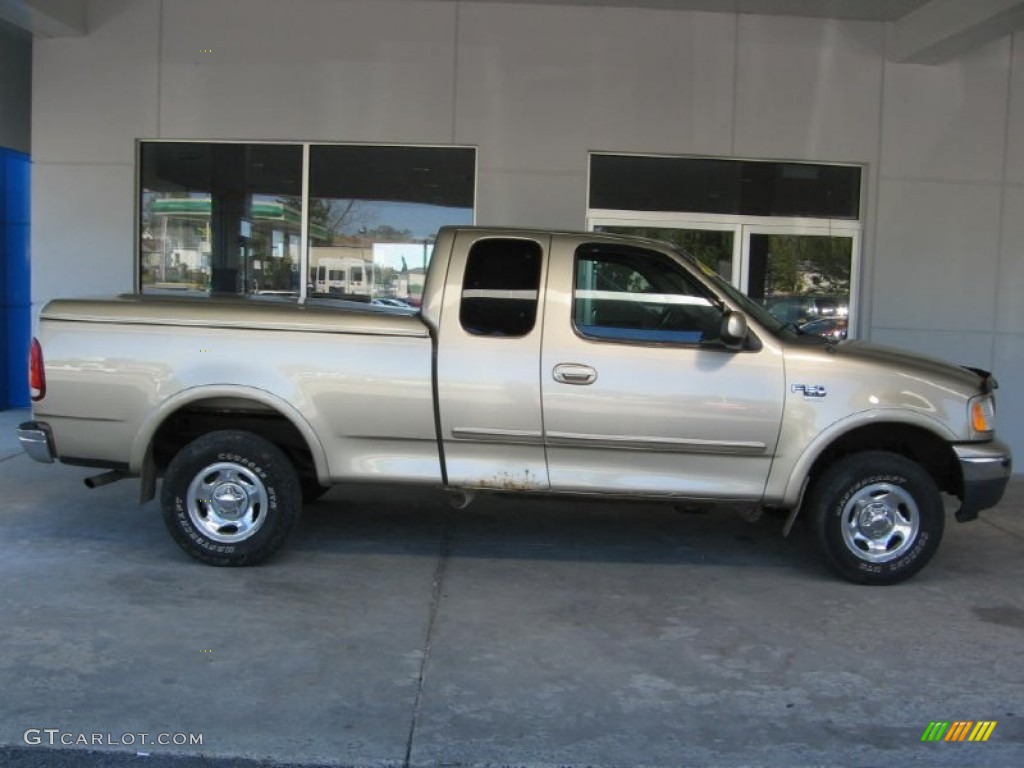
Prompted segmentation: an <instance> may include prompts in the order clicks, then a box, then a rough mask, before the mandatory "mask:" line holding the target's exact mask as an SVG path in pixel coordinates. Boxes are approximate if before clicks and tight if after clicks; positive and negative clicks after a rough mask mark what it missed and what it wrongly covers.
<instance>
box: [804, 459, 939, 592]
mask: <svg viewBox="0 0 1024 768" xmlns="http://www.w3.org/2000/svg"><path fill="white" fill-rule="evenodd" d="M807 504H808V508H809V510H810V513H811V515H812V521H813V524H814V529H815V533H816V536H817V540H818V545H819V547H820V549H821V552H822V554H823V555H824V557H825V560H826V561H827V562H828V564H829V565H830V566H831V567H832V568H833V569H834V570H835V571H836V572H838V573H839V574H840V575H841V576H843V577H844V578H846V579H849V580H850V581H854V582H857V583H859V584H875V585H882V584H895V583H897V582H900V581H903V580H904V579H908V578H910V577H911V576H913V575H914V574H915V573H917V572H918V571H919V570H921V568H923V567H924V566H925V564H927V562H928V561H929V560H930V559H931V558H932V555H934V554H935V551H936V549H938V546H939V542H940V541H941V540H942V532H943V529H944V527H945V510H944V509H943V506H942V497H941V496H940V494H939V490H938V488H937V487H936V485H935V482H934V480H932V478H931V476H930V475H929V474H928V473H927V472H926V471H925V470H924V469H923V468H922V467H921V466H920V465H918V464H916V463H915V462H913V461H911V460H910V459H908V458H906V457H905V456H901V455H899V454H896V453H889V452H886V451H866V452H864V453H856V454H852V455H850V456H847V457H845V458H843V459H840V460H839V461H838V462H836V463H835V464H834V465H833V466H831V467H829V468H828V469H827V470H826V471H825V472H824V473H823V474H822V475H821V477H820V478H819V479H818V481H817V482H816V483H815V485H814V488H813V489H812V491H811V493H810V496H809V497H808V501H807Z"/></svg>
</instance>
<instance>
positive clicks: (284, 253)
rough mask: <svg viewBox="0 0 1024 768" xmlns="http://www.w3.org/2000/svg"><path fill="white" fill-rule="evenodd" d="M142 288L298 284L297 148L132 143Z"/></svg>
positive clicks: (189, 290) (243, 288)
mask: <svg viewBox="0 0 1024 768" xmlns="http://www.w3.org/2000/svg"><path fill="white" fill-rule="evenodd" d="M140 151H141V168H140V173H141V185H140V186H141V189H142V196H141V211H140V225H141V226H140V233H141V243H140V258H141V264H140V274H141V289H142V291H143V293H174V294H199V295H208V294H210V293H228V294H279V295H289V296H298V293H299V231H300V223H301V189H302V148H301V147H299V146H297V145H278V144H202V143H184V142H166V143H165V142H147V143H143V144H142V146H141V150H140Z"/></svg>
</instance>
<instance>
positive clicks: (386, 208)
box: [139, 142, 476, 304]
mask: <svg viewBox="0 0 1024 768" xmlns="http://www.w3.org/2000/svg"><path fill="white" fill-rule="evenodd" d="M306 149H307V147H305V146H303V145H302V144H235V143H199V142H143V143H142V144H141V146H140V177H141V182H140V190H141V200H140V211H139V235H140V242H139V274H140V289H141V291H142V292H143V293H147V294H150V293H162V294H177V295H183V294H187V295H202V296H208V295H216V294H233V295H264V296H266V295H272V296H286V297H295V298H296V299H297V298H298V297H299V296H300V295H301V294H302V293H305V294H306V295H309V296H317V295H321V296H331V297H335V298H345V299H350V300H355V301H372V300H374V299H381V300H386V301H389V302H394V303H396V304H402V303H409V304H418V303H419V300H420V296H421V294H422V290H423V283H424V279H425V274H426V267H427V263H428V262H429V258H430V254H431V252H432V250H433V242H434V238H435V235H436V233H437V230H438V229H439V228H440V227H441V226H443V225H445V224H472V223H473V203H474V194H475V174H476V153H475V150H473V149H469V148H461V147H455V148H448V147H433V148H428V147H381V146H363V145H359V146H352V145H309V146H308V151H309V180H308V183H309V198H308V204H307V205H308V212H304V209H303V186H304V180H303V170H302V169H303V153H304V152H305V151H306ZM304 218H305V219H306V223H307V231H308V235H307V237H308V241H307V242H308V247H307V248H306V250H305V253H304V251H303V242H302V235H303V221H304ZM303 256H305V258H303Z"/></svg>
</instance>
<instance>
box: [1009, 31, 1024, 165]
mask: <svg viewBox="0 0 1024 768" xmlns="http://www.w3.org/2000/svg"><path fill="white" fill-rule="evenodd" d="M1010 66H1011V69H1010V119H1009V123H1008V125H1007V139H1008V146H1007V157H1006V180H1007V181H1010V182H1014V183H1016V184H1024V32H1018V33H1017V34H1016V35H1014V36H1013V58H1012V61H1011V65H1010Z"/></svg>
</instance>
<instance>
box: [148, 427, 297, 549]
mask: <svg viewBox="0 0 1024 768" xmlns="http://www.w3.org/2000/svg"><path fill="white" fill-rule="evenodd" d="M214 499H217V501H216V502H214ZM160 504H161V506H162V507H163V514H164V522H165V523H166V525H167V529H168V530H169V531H170V532H171V536H173V537H174V540H175V541H176V542H177V543H178V546H180V547H181V548H182V549H183V550H185V551H186V552H187V553H188V554H190V555H191V556H192V557H194V558H195V559H196V560H199V561H201V562H204V563H207V564H209V565H222V566H239V565H255V564H257V563H261V562H263V561H264V560H266V559H267V558H269V557H270V556H271V555H273V554H274V553H275V552H277V550H279V549H280V548H281V547H282V545H283V544H284V542H285V540H286V539H287V538H288V534H289V533H291V530H292V528H294V527H295V523H296V522H298V518H299V511H300V509H301V506H302V504H301V494H300V490H299V479H298V476H297V475H296V472H295V468H294V467H293V466H292V463H291V462H290V461H289V460H288V458H287V456H285V454H284V453H283V452H282V451H281V449H279V448H278V447H277V446H276V445H274V444H273V443H271V442H269V441H267V440H265V439H264V438H262V437H260V436H259V435H255V434H253V433H251V432H240V431H233V430H222V431H218V432H210V433H208V434H205V435H203V436H202V437H199V438H196V439H195V440H193V441H192V442H191V443H189V444H188V445H186V446H185V447H184V448H182V449H181V451H179V452H178V454H177V455H176V456H175V457H174V458H173V459H172V460H171V463H170V465H169V466H168V467H167V471H166V472H165V473H164V479H163V487H162V488H161V491H160Z"/></svg>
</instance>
